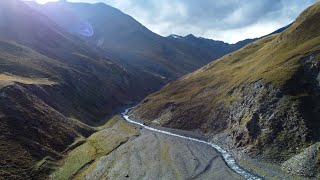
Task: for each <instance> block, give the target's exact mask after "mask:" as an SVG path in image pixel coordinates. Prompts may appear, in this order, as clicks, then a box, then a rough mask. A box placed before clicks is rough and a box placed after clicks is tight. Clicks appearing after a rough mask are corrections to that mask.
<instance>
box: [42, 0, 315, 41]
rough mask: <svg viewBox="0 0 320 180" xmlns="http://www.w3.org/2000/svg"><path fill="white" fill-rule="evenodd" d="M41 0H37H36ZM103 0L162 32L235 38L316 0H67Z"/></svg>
mask: <svg viewBox="0 0 320 180" xmlns="http://www.w3.org/2000/svg"><path fill="white" fill-rule="evenodd" d="M40 1H41V0H40ZM70 1H73V2H74V1H77V2H79V1H82V2H105V3H107V4H109V5H111V6H113V7H116V8H118V9H120V10H121V11H123V12H124V13H126V14H129V15H130V16H132V17H134V18H135V19H136V20H138V21H139V22H140V23H142V24H143V25H145V26H146V27H147V28H149V29H150V30H152V31H154V32H155V33H158V34H160V35H162V36H167V35H170V34H178V35H182V36H185V35H187V34H194V35H195V36H202V37H206V38H210V39H215V40H223V41H226V42H231V43H234V42H237V41H239V40H243V39H246V38H254V37H260V36H263V35H266V34H268V33H271V32H273V31H274V30H277V29H279V28H281V27H283V26H285V25H287V24H289V23H291V22H292V21H294V20H295V18H296V17H297V16H298V15H299V14H300V13H301V12H302V11H303V10H304V9H305V8H307V7H308V6H310V5H312V4H313V3H315V2H317V1H319V0H70Z"/></svg>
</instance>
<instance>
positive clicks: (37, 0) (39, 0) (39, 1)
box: [35, 0, 58, 4]
mask: <svg viewBox="0 0 320 180" xmlns="http://www.w3.org/2000/svg"><path fill="white" fill-rule="evenodd" d="M35 1H36V2H38V3H40V4H45V3H47V2H54V1H58V0H35Z"/></svg>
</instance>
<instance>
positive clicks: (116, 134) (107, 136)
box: [51, 116, 140, 179]
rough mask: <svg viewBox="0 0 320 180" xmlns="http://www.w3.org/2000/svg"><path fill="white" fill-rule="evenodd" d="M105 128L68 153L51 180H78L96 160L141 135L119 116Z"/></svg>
mask: <svg viewBox="0 0 320 180" xmlns="http://www.w3.org/2000/svg"><path fill="white" fill-rule="evenodd" d="M103 128H104V129H102V128H101V130H100V131H98V132H96V133H94V134H93V135H91V136H90V137H89V138H87V140H86V142H85V143H84V144H82V145H80V146H79V147H77V148H75V149H74V150H72V151H71V152H70V153H68V155H67V156H66V157H65V158H64V159H63V161H62V162H61V164H62V165H61V167H60V168H59V169H57V170H56V171H55V172H54V173H53V174H52V175H51V179H70V178H76V177H77V176H78V175H79V174H81V175H82V176H83V174H84V173H83V172H84V171H86V169H90V166H92V165H94V163H95V161H96V160H98V159H99V158H101V157H102V156H104V155H107V154H109V153H110V152H112V151H113V150H114V149H116V148H118V147H119V146H120V145H121V144H123V143H125V142H127V141H128V139H129V138H130V137H132V136H137V135H139V133H140V132H139V130H137V129H135V128H134V127H133V126H131V125H129V124H128V123H126V122H125V121H124V120H123V119H122V118H121V117H119V116H116V117H114V118H112V119H111V120H109V121H108V123H106V124H105V125H104V126H103Z"/></svg>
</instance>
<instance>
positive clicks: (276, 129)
mask: <svg viewBox="0 0 320 180" xmlns="http://www.w3.org/2000/svg"><path fill="white" fill-rule="evenodd" d="M319 19H320V3H316V4H315V5H313V6H312V7H310V8H308V9H307V10H305V11H304V12H303V13H302V14H301V15H300V16H299V17H298V18H297V19H296V21H295V22H294V23H293V24H292V25H291V26H290V27H289V28H288V29H286V30H285V31H283V32H282V33H280V34H274V35H269V36H267V37H264V38H262V39H260V40H258V41H255V42H253V43H251V44H249V45H247V46H245V47H243V48H242V49H240V50H238V51H236V52H234V53H231V54H228V55H225V56H224V57H222V58H220V59H219V60H216V61H214V62H212V63H210V64H208V65H206V66H204V67H202V68H200V69H199V70H197V71H195V72H193V73H191V74H188V75H186V76H184V77H182V78H180V79H179V80H177V81H174V82H172V83H170V84H169V85H167V86H165V87H164V88H163V89H161V90H160V91H159V92H156V93H154V94H152V95H150V96H148V97H147V98H145V99H144V100H143V101H142V102H141V103H140V104H139V105H137V106H136V107H135V108H134V110H133V111H132V115H133V116H135V118H139V119H143V120H145V122H146V123H153V124H159V125H162V126H165V127H171V128H179V129H184V130H194V131H197V130H198V131H201V132H204V133H207V134H208V135H211V136H210V137H212V136H213V137H214V139H215V140H216V141H217V142H220V141H221V142H223V144H226V146H228V147H230V148H232V149H236V150H237V152H238V153H240V152H243V153H246V154H248V155H250V156H251V157H259V158H263V159H265V160H268V161H273V162H278V163H281V162H284V161H286V160H289V159H290V158H291V157H292V158H293V159H291V160H290V161H289V163H284V166H286V165H288V164H289V168H286V169H287V170H288V171H291V173H296V174H299V175H304V176H307V177H310V176H314V175H315V173H316V172H318V173H319V168H318V169H317V165H318V167H319V164H320V161H319V157H320V154H319V151H316V150H313V151H311V150H310V149H308V147H309V146H310V145H312V144H315V143H316V142H319V141H320V133H319V132H320V131H319V128H320V118H319V117H320V109H319V107H320V104H319V103H320V29H319V28H318V27H320V21H319ZM313 147H314V148H311V149H317V148H316V147H317V146H316V145H315V146H313ZM305 149H306V151H304V150H305ZM302 152H303V153H305V154H307V156H306V155H305V154H301V155H298V156H297V157H296V156H294V155H296V154H299V153H302ZM317 152H318V154H317ZM308 153H309V154H308ZM310 153H311V154H310ZM293 156H294V157H293ZM301 157H302V158H301ZM299 159H300V160H301V159H307V160H304V161H300V160H299ZM291 162H295V163H291ZM303 163H305V164H303ZM296 169H299V170H297V171H295V170H296Z"/></svg>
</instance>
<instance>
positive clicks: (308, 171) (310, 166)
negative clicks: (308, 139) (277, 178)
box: [282, 143, 320, 177]
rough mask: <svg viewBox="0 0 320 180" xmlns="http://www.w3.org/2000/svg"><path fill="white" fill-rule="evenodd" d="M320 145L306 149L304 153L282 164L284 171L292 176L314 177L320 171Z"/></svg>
mask: <svg viewBox="0 0 320 180" xmlns="http://www.w3.org/2000/svg"><path fill="white" fill-rule="evenodd" d="M319 157H320V143H315V144H313V145H312V146H310V147H308V148H306V149H305V150H304V151H303V152H302V153H300V154H298V155H296V156H293V157H292V158H290V159H289V160H287V161H285V162H284V163H282V169H283V170H285V171H287V172H288V173H291V174H296V175H300V176H306V177H314V176H315V175H316V174H317V173H320V171H319V170H320V169H319V163H320V162H319V160H320V159H319Z"/></svg>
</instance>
